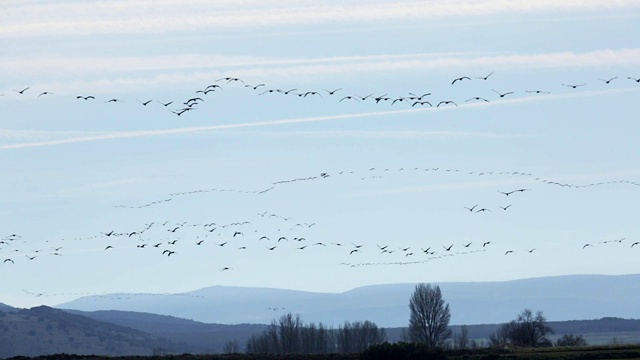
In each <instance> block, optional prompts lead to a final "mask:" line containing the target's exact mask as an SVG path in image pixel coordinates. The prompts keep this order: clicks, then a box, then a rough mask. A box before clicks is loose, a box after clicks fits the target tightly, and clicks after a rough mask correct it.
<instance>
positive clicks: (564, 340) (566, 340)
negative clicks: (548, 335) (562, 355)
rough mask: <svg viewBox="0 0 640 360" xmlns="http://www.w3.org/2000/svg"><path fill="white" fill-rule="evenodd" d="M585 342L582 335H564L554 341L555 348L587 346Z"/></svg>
mask: <svg viewBox="0 0 640 360" xmlns="http://www.w3.org/2000/svg"><path fill="white" fill-rule="evenodd" d="M587 345H589V343H587V340H585V339H584V337H583V336H582V335H574V334H564V335H562V337H561V338H559V339H558V340H556V346H560V347H568V346H587Z"/></svg>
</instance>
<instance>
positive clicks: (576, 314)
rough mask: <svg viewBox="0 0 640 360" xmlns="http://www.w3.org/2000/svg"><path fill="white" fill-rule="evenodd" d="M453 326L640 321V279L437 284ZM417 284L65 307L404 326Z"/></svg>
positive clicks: (223, 320) (107, 299) (108, 299)
mask: <svg viewBox="0 0 640 360" xmlns="http://www.w3.org/2000/svg"><path fill="white" fill-rule="evenodd" d="M437 285H439V286H440V288H441V290H442V296H443V298H444V300H445V301H447V302H448V303H449V305H450V308H451V323H452V324H495V323H502V322H507V321H509V320H511V319H513V318H515V316H516V315H517V314H518V313H519V312H520V311H521V310H522V309H524V308H530V309H532V310H534V311H536V310H542V311H543V312H544V315H545V316H546V317H547V319H549V320H554V321H561V320H582V319H596V318H602V317H620V318H632V319H633V318H640V309H639V308H638V302H637V299H638V296H639V295H640V274H634V275H567V276H557V277H545V278H534V279H524V280H513V281H503V282H472V283H471V282H470V283H465V282H460V283H453V282H452V283H437ZM414 287H415V284H389V285H373V286H365V287H359V288H356V289H353V290H350V291H346V292H342V293H314V292H305V291H295V290H282V289H270V288H248V287H229V286H212V287H207V288H203V289H199V290H195V291H192V292H188V293H183V294H170V295H157V294H113V295H100V296H89V297H83V298H79V299H77V300H73V301H70V302H67V303H63V304H59V305H58V306H56V307H57V308H60V309H69V310H82V311H97V310H120V311H135V312H146V313H154V314H161V315H169V316H174V317H179V318H184V319H190V320H194V321H199V322H203V323H218V324H246V323H254V324H268V323H270V322H271V321H272V320H273V319H274V318H277V317H278V316H279V315H281V314H283V313H288V312H291V313H293V314H300V316H301V317H302V319H303V320H304V321H306V322H316V323H317V322H322V323H324V324H325V325H330V326H336V327H337V326H338V325H339V324H341V323H343V322H344V321H345V320H349V321H363V320H370V321H373V322H375V323H376V324H378V325H379V326H383V327H403V326H406V325H407V323H408V320H409V308H408V304H409V297H410V295H411V293H412V291H413V290H414Z"/></svg>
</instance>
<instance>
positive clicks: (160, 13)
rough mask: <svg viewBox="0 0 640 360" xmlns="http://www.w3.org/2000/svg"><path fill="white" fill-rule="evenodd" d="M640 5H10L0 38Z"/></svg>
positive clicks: (191, 1) (196, 0)
mask: <svg viewBox="0 0 640 360" xmlns="http://www.w3.org/2000/svg"><path fill="white" fill-rule="evenodd" d="M638 6H639V4H638V2H637V1H635V0H591V1H579V0H566V1H555V0H538V1H526V0H521V1H513V0H485V1H468V0H451V1H446V2H443V1H403V2H388V1H377V2H367V3H366V4H365V3H361V2H355V1H299V2H293V1H286V2H277V3H276V2H267V1H256V0H245V1H241V2H232V1H219V2H211V1H202V0H185V1H181V2H179V3H176V2H168V1H157V2H149V1H109V2H102V1H100V2H98V1H92V2H64V3H57V4H45V5H31V4H27V5H24V4H22V2H18V1H16V2H12V3H10V4H9V5H3V7H4V8H3V12H2V14H0V24H1V25H0V37H7V36H10V37H25V36H41V35H46V36H51V35H85V34H131V33H170V32H178V31H194V30H203V29H237V28H242V29H247V28H265V27H286V26H292V25H314V24H323V23H354V22H360V23H362V22H369V23H371V22H375V21H400V20H403V21H406V20H418V19H420V20H421V19H435V18H442V17H466V16H487V15H495V14H502V13H536V12H575V11H580V10H589V11H593V10H606V9H620V8H632V7H638Z"/></svg>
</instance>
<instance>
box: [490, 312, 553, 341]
mask: <svg viewBox="0 0 640 360" xmlns="http://www.w3.org/2000/svg"><path fill="white" fill-rule="evenodd" d="M547 334H553V329H551V328H550V327H549V326H547V320H546V319H545V317H544V316H543V315H542V311H538V312H537V313H536V315H535V316H534V315H533V312H531V310H529V309H524V310H523V311H522V312H521V313H520V314H518V317H517V318H516V319H515V320H512V321H511V322H509V323H507V324H503V325H501V326H500V327H499V328H498V329H497V330H496V332H495V333H494V334H493V335H491V337H490V339H489V340H490V341H491V345H492V346H499V345H505V344H509V343H510V344H514V345H519V346H531V347H543V346H551V345H552V343H551V341H549V339H547V338H546V335H547Z"/></svg>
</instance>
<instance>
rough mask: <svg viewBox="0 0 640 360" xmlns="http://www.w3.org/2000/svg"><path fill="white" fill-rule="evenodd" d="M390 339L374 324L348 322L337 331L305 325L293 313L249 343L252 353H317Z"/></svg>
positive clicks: (342, 350)
mask: <svg viewBox="0 0 640 360" xmlns="http://www.w3.org/2000/svg"><path fill="white" fill-rule="evenodd" d="M386 340H387V335H386V332H385V330H384V329H382V328H379V327H378V326H377V325H376V324H375V323H373V322H371V321H364V322H361V321H356V322H353V323H352V322H349V321H347V322H345V323H344V324H343V325H340V326H339V327H338V329H334V328H327V327H325V326H324V325H323V324H322V323H319V324H317V325H316V324H314V323H309V324H305V323H304V322H303V321H302V319H301V318H300V316H299V315H296V316H293V315H292V314H291V313H289V314H285V315H282V316H281V317H280V319H278V320H277V321H276V320H274V321H272V322H271V325H269V328H267V330H265V331H263V332H262V333H261V334H258V335H254V336H252V337H251V338H249V340H248V341H247V345H246V350H247V352H249V353H276V354H301V353H304V354H314V353H334V352H340V353H351V352H361V351H364V350H365V349H366V348H368V347H369V346H371V345H374V344H380V343H383V342H385V341H386Z"/></svg>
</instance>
